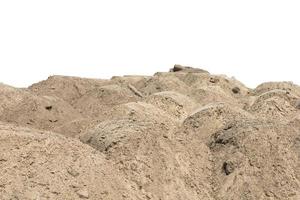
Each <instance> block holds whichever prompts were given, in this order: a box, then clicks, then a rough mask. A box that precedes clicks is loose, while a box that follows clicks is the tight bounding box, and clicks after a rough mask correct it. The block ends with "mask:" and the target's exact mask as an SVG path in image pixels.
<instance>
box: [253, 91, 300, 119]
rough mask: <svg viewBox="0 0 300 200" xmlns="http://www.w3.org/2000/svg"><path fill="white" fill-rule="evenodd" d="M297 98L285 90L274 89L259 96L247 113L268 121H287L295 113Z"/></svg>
mask: <svg viewBox="0 0 300 200" xmlns="http://www.w3.org/2000/svg"><path fill="white" fill-rule="evenodd" d="M297 101H298V97H297V96H296V95H293V94H291V93H290V92H288V91H285V90H279V89H274V90H270V91H268V92H265V93H263V94H261V95H259V96H258V97H257V98H256V100H255V101H254V103H253V104H252V105H251V106H250V109H249V111H250V112H252V113H255V114H256V115H257V116H261V117H262V118H264V117H265V116H270V118H268V120H273V119H276V120H279V122H283V121H286V120H289V119H290V118H291V117H292V116H293V115H294V114H296V113H297V111H298V108H297Z"/></svg>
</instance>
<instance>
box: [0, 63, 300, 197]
mask: <svg viewBox="0 0 300 200" xmlns="http://www.w3.org/2000/svg"><path fill="white" fill-rule="evenodd" d="M299 99H300V87H299V86H297V85H295V84H293V83H290V82H280V83H279V82H276V83H275V82H271V83H263V84H261V85H259V86H258V87H257V88H255V89H253V90H252V89H250V88H247V87H246V86H244V85H243V84H242V83H240V82H239V81H237V80H235V79H233V78H228V77H226V76H216V75H212V74H210V73H209V72H207V71H205V70H202V69H196V68H192V67H185V66H180V65H175V66H174V68H172V69H171V70H170V71H169V72H159V73H156V74H154V75H153V76H124V77H113V78H112V79H110V80H98V79H85V78H77V77H65V76H51V77H49V78H48V79H47V80H45V81H42V82H39V83H36V84H34V85H32V86H30V87H29V88H23V89H20V88H14V87H11V86H7V85H4V84H1V85H0V169H1V174H0V199H3V200H6V199H25V200H26V199H59V200H60V199H70V200H71V199H95V200H99V199H103V200H109V199H114V200H120V199H125V200H126V199H128V200H149V199H151V200H187V199H189V200H199V199H204V200H205V199H207V200H229V199H230V200H240V199H244V200H257V199H269V200H274V199H294V200H298V199H300V182H299V180H300V125H299V124H300V100H299Z"/></svg>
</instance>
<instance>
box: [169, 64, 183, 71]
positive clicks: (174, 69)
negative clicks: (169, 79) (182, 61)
mask: <svg viewBox="0 0 300 200" xmlns="http://www.w3.org/2000/svg"><path fill="white" fill-rule="evenodd" d="M183 69H184V67H183V66H181V65H177V64H176V65H174V67H173V69H172V71H173V72H179V71H182V70H183Z"/></svg>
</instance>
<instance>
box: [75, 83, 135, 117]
mask: <svg viewBox="0 0 300 200" xmlns="http://www.w3.org/2000/svg"><path fill="white" fill-rule="evenodd" d="M138 99H140V97H139V96H137V95H136V94H134V92H132V91H131V90H130V89H129V88H127V87H122V86H120V85H106V86H102V87H99V88H96V89H93V90H90V91H89V92H87V93H86V94H84V95H83V96H82V97H81V98H79V99H78V100H77V101H76V102H75V103H74V105H73V106H74V107H75V108H76V109H78V110H79V111H80V112H81V113H83V114H85V115H88V116H91V117H99V116H101V115H102V114H103V113H107V112H110V110H111V108H112V107H113V106H116V105H120V104H124V103H128V102H132V101H137V100H138Z"/></svg>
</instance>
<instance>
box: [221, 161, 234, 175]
mask: <svg viewBox="0 0 300 200" xmlns="http://www.w3.org/2000/svg"><path fill="white" fill-rule="evenodd" d="M223 170H224V172H225V174H226V175H229V174H231V173H232V172H233V171H234V164H233V163H232V162H231V161H228V162H224V163H223Z"/></svg>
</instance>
